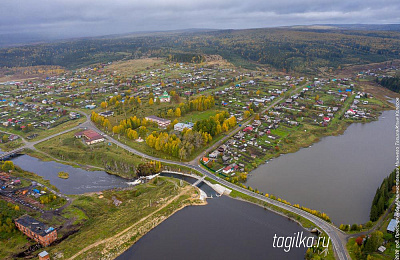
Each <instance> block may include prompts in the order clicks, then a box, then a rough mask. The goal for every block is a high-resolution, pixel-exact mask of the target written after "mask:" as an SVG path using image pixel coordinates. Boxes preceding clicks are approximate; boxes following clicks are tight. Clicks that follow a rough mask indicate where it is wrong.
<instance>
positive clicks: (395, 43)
mask: <svg viewBox="0 0 400 260" xmlns="http://www.w3.org/2000/svg"><path fill="white" fill-rule="evenodd" d="M202 54H218V55H221V56H223V57H224V58H225V59H227V60H229V61H231V62H233V63H234V64H235V65H238V66H244V67H254V64H257V63H260V64H266V65H270V66H273V67H275V68H277V69H282V70H286V71H301V72H307V71H308V72H310V71H313V70H314V69H315V68H316V67H321V66H329V67H333V68H337V67H339V66H342V65H343V64H359V63H371V62H382V61H385V60H390V59H398V58H400V32H397V31H366V30H360V31H356V30H340V29H330V30H327V29H325V30H311V29H293V28H267V29H247V30H218V31H215V30H214V31H200V32H170V33H155V34H154V35H139V36H138V35H131V36H124V37H115V38H91V39H79V40H74V41H63V42H57V43H48V44H35V45H27V46H22V47H10V48H3V49H0V67H16V66H18V67H24V66H39V65H59V66H63V67H67V68H76V67H80V66H84V65H89V64H92V63H97V62H108V61H114V60H120V59H124V58H126V59H128V58H129V59H131V58H140V57H166V58H170V59H171V60H175V61H192V60H193V61H195V62H201V61H202V60H203V58H202V57H201V55H202Z"/></svg>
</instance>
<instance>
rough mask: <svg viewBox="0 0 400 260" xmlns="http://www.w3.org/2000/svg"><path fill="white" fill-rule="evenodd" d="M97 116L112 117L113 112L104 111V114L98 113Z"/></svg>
mask: <svg viewBox="0 0 400 260" xmlns="http://www.w3.org/2000/svg"><path fill="white" fill-rule="evenodd" d="M99 115H100V116H102V117H109V116H112V115H114V112H113V111H105V112H100V113H99Z"/></svg>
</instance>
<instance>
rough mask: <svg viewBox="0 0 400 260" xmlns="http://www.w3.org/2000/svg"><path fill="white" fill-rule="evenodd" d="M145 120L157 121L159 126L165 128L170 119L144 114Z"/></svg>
mask: <svg viewBox="0 0 400 260" xmlns="http://www.w3.org/2000/svg"><path fill="white" fill-rule="evenodd" d="M146 120H148V121H151V122H154V123H157V125H158V127H160V128H167V126H169V124H171V120H168V119H164V118H160V117H158V116H146Z"/></svg>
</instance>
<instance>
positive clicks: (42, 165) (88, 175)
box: [12, 155, 128, 194]
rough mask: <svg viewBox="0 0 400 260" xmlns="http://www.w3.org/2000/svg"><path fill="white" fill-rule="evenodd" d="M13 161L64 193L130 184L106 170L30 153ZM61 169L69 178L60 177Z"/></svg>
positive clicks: (78, 192)
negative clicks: (94, 169)
mask: <svg viewBox="0 0 400 260" xmlns="http://www.w3.org/2000/svg"><path fill="white" fill-rule="evenodd" d="M12 161H13V162H14V164H16V165H18V166H19V167H21V168H22V169H23V170H26V171H30V172H33V173H36V174H37V175H39V176H42V177H43V178H44V179H46V180H49V181H50V183H51V184H53V185H54V186H56V187H57V188H58V189H59V190H60V192H62V193H64V194H82V193H86V192H95V191H102V190H107V189H112V188H123V187H127V186H128V184H127V180H125V179H123V178H120V177H118V176H115V175H110V174H108V173H106V172H105V171H86V170H84V169H81V168H75V167H72V166H70V165H65V164H61V163H58V162H54V161H48V162H46V161H41V160H39V159H37V158H34V157H32V156H29V155H21V156H17V157H15V158H13V159H12ZM60 171H64V172H68V173H69V178H68V179H61V178H59V177H58V175H57V174H58V172H60Z"/></svg>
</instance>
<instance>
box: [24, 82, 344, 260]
mask: <svg viewBox="0 0 400 260" xmlns="http://www.w3.org/2000/svg"><path fill="white" fill-rule="evenodd" d="M298 90H299V89H296V90H294V91H293V93H294V92H295V91H298ZM281 100H282V98H279V99H277V100H276V101H275V102H274V103H273V104H271V105H270V106H269V107H271V106H273V105H275V104H277V103H278V102H279V101H281ZM266 109H268V108H266ZM80 112H81V113H83V114H84V115H85V116H86V119H87V120H86V122H84V123H82V124H81V125H78V126H75V127H73V128H70V129H68V130H65V131H62V132H60V133H57V134H54V135H51V136H48V137H46V138H44V139H41V140H38V141H34V142H26V145H25V146H23V148H30V149H35V148H34V145H36V144H38V143H41V142H44V141H46V140H49V139H51V138H54V137H57V136H59V135H61V134H64V133H67V132H69V131H72V130H74V129H78V128H83V127H86V128H88V129H93V130H95V131H97V132H99V133H102V134H103V135H105V133H104V132H103V131H101V130H100V129H98V128H97V127H96V126H95V125H94V124H93V122H92V121H91V120H90V115H88V114H86V113H84V112H82V111H80ZM246 122H247V121H246ZM234 131H237V129H235V130H233V131H231V132H230V133H232V132H234ZM226 138H229V136H227V137H225V138H224V139H226ZM106 139H107V141H108V142H111V143H114V144H116V145H117V146H119V147H121V148H123V149H125V150H127V151H129V152H131V153H133V154H135V155H138V156H140V157H143V158H146V159H149V160H154V161H160V162H163V163H168V164H174V165H178V166H183V167H188V168H191V169H193V170H195V171H198V172H200V173H202V174H204V175H205V176H207V177H209V178H211V179H213V180H214V181H216V182H219V183H221V184H223V185H225V186H227V187H228V188H230V189H232V190H236V191H239V192H242V193H244V194H246V195H248V196H250V197H253V198H256V199H259V200H261V201H264V202H267V203H269V204H272V205H274V206H277V207H279V208H282V209H285V210H287V211H290V212H293V213H295V214H297V215H300V216H302V217H303V218H305V219H308V220H309V221H311V222H313V223H314V224H315V225H317V226H318V227H319V228H321V229H322V230H323V231H324V232H325V233H326V234H327V235H328V236H329V237H330V239H331V241H332V244H333V248H334V251H335V254H336V255H337V258H338V259H340V260H347V259H351V258H350V256H349V255H348V252H347V250H346V247H345V239H343V236H344V233H343V232H342V231H340V230H339V229H338V228H336V227H335V226H334V225H332V224H330V223H328V222H326V221H324V220H322V219H320V218H318V217H316V216H314V215H312V214H310V213H308V212H305V211H303V210H301V209H298V208H295V207H293V206H289V205H286V204H284V203H281V202H278V201H276V200H272V199H270V198H267V197H265V196H262V195H259V194H256V193H254V192H251V191H249V190H247V189H243V188H241V187H239V186H237V185H234V184H232V183H230V182H227V181H225V180H224V179H221V178H219V177H217V176H215V175H214V174H212V173H210V172H209V171H207V170H205V169H203V168H201V167H200V166H199V165H197V162H198V161H195V163H193V161H192V162H190V163H183V162H176V161H170V160H165V159H161V158H157V157H153V156H150V155H147V154H145V153H142V152H140V151H138V150H135V149H133V148H131V147H129V146H127V145H125V144H123V143H121V142H119V141H117V140H115V139H114V138H112V137H110V136H106Z"/></svg>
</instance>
